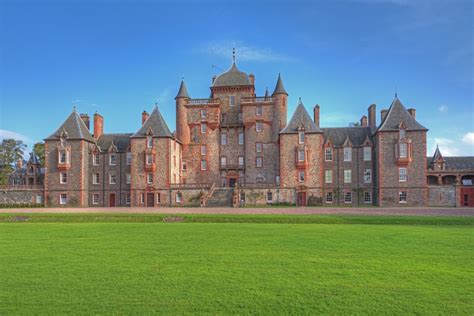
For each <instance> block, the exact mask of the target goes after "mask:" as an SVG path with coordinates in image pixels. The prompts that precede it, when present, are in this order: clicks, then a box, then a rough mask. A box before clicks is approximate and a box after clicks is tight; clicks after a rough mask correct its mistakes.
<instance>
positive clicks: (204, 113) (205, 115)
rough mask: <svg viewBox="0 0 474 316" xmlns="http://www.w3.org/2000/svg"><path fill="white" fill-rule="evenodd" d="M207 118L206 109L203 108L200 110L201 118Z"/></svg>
mask: <svg viewBox="0 0 474 316" xmlns="http://www.w3.org/2000/svg"><path fill="white" fill-rule="evenodd" d="M206 118H207V111H206V110H205V109H202V110H201V119H203V120H205V119H206Z"/></svg>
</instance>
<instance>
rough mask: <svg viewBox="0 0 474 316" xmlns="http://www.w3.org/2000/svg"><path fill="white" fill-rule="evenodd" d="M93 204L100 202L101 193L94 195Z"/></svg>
mask: <svg viewBox="0 0 474 316" xmlns="http://www.w3.org/2000/svg"><path fill="white" fill-rule="evenodd" d="M92 204H99V194H93V195H92Z"/></svg>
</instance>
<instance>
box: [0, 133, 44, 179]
mask: <svg viewBox="0 0 474 316" xmlns="http://www.w3.org/2000/svg"><path fill="white" fill-rule="evenodd" d="M26 148H27V146H26V144H24V143H23V141H21V140H16V139H12V138H9V139H3V140H2V143H1V144H0V185H6V184H8V177H9V176H10V174H12V172H14V171H15V170H16V168H17V162H18V160H20V159H21V160H23V159H24V156H25V152H26ZM33 153H35V154H36V155H37V156H38V158H39V161H40V164H41V167H44V143H43V142H39V143H36V144H34V146H33Z"/></svg>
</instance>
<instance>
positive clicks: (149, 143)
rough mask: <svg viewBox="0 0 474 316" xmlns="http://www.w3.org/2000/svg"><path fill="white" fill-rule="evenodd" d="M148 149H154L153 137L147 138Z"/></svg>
mask: <svg viewBox="0 0 474 316" xmlns="http://www.w3.org/2000/svg"><path fill="white" fill-rule="evenodd" d="M146 147H147V148H152V147H153V136H147V137H146Z"/></svg>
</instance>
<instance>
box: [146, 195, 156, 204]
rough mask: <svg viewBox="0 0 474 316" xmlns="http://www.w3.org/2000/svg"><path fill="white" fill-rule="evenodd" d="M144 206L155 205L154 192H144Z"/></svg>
mask: <svg viewBox="0 0 474 316" xmlns="http://www.w3.org/2000/svg"><path fill="white" fill-rule="evenodd" d="M146 206H148V207H153V206H155V194H154V193H147V194H146Z"/></svg>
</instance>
